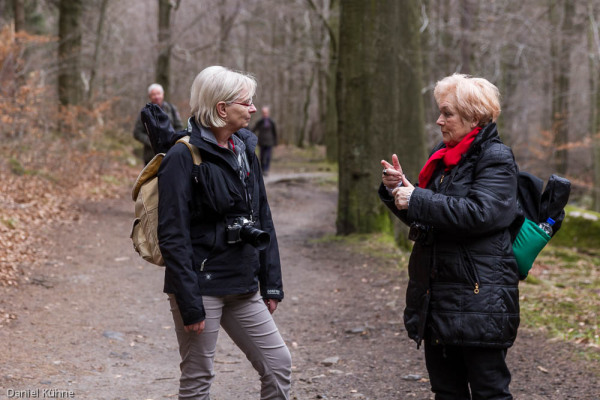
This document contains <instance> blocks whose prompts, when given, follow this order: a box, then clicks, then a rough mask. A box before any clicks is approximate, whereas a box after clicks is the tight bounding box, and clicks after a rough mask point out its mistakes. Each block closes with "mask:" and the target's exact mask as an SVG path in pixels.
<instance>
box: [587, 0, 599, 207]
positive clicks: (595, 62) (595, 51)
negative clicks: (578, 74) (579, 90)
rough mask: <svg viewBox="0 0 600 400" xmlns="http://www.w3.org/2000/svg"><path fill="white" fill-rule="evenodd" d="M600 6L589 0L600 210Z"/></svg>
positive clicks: (595, 203) (595, 199)
mask: <svg viewBox="0 0 600 400" xmlns="http://www.w3.org/2000/svg"><path fill="white" fill-rule="evenodd" d="M599 9H600V8H599V7H598V5H597V4H594V2H593V1H592V0H590V1H589V2H588V13H589V19H590V21H589V23H590V29H589V35H588V47H589V54H590V135H591V137H592V165H593V177H592V208H593V209H594V211H600V29H599V26H598V21H597V20H596V17H595V16H596V15H597V11H598V10H599Z"/></svg>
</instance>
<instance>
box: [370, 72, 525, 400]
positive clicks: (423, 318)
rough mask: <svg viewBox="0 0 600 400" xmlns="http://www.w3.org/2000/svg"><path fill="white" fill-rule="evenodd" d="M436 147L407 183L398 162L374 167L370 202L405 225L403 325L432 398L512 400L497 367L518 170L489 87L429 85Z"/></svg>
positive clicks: (512, 269) (509, 303)
mask: <svg viewBox="0 0 600 400" xmlns="http://www.w3.org/2000/svg"><path fill="white" fill-rule="evenodd" d="M434 96H435V100H436V102H437V104H438V106H439V109H440V116H439V118H438V119H437V122H436V123H437V125H439V127H440V130H441V133H442V142H440V143H439V144H438V145H437V146H436V147H435V148H434V150H433V152H432V154H431V156H430V158H429V160H428V161H427V162H426V164H425V166H424V167H423V169H422V170H421V172H420V174H419V178H418V183H417V184H416V185H414V186H413V185H412V184H411V183H410V182H409V181H408V179H407V178H406V177H405V176H404V174H403V173H402V167H401V165H400V162H399V161H398V157H397V156H396V155H395V154H394V155H393V156H392V163H389V162H387V161H382V162H381V164H382V166H383V168H384V169H383V174H382V184H381V186H380V188H379V196H380V198H381V200H382V201H383V202H384V204H386V205H387V206H388V207H389V208H390V209H391V210H392V211H393V212H394V214H395V215H396V216H397V217H398V218H400V219H401V220H402V222H404V223H405V224H407V225H408V226H410V233H409V236H410V238H411V240H414V241H415V244H414V247H413V250H412V253H411V257H410V261H409V265H408V270H409V283H408V288H407V292H406V308H405V310H404V323H405V326H406V330H407V332H408V335H409V337H410V338H412V339H414V340H415V341H416V342H417V346H420V345H421V343H422V342H423V341H424V342H425V362H426V366H427V370H428V372H429V378H430V382H431V389H432V391H433V392H434V393H435V398H436V400H450V399H452V400H467V399H469V400H470V399H473V400H475V399H496V400H500V399H502V400H506V399H512V396H511V394H510V392H509V389H508V386H509V383H510V379H511V376H510V372H509V370H508V367H507V365H506V362H505V357H506V353H507V349H508V348H509V347H510V346H512V344H513V343H514V341H515V338H516V336H517V328H518V326H519V289H518V283H519V276H518V271H517V263H516V261H515V258H514V255H513V251H512V235H511V232H510V229H509V228H510V225H511V223H512V222H513V220H514V219H515V217H516V215H517V212H518V211H517V176H518V169H517V165H516V163H515V159H514V157H513V154H512V151H511V149H510V148H509V147H507V146H505V145H504V144H503V143H502V141H501V140H500V138H499V136H498V131H497V129H496V123H495V122H496V119H497V118H498V116H499V115H500V95H499V92H498V89H497V88H496V87H495V86H494V85H493V84H491V83H490V82H488V81H487V80H485V79H482V78H474V77H470V76H466V75H460V74H455V75H452V76H449V77H446V78H444V79H442V80H441V81H439V82H438V83H437V84H436V87H435V90H434Z"/></svg>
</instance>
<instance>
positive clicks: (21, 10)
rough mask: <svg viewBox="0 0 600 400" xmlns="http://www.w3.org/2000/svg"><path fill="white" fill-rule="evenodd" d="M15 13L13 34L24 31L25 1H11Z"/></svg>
mask: <svg viewBox="0 0 600 400" xmlns="http://www.w3.org/2000/svg"><path fill="white" fill-rule="evenodd" d="M12 2H13V12H14V13H15V32H20V31H24V30H25V0H12Z"/></svg>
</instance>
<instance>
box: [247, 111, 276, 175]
mask: <svg viewBox="0 0 600 400" xmlns="http://www.w3.org/2000/svg"><path fill="white" fill-rule="evenodd" d="M261 111H262V118H261V119H260V120H258V122H257V123H256V125H254V128H253V129H252V131H253V132H254V133H255V134H256V135H257V136H258V145H259V146H260V166H261V168H262V172H263V175H264V176H267V175H268V174H269V167H270V165H271V154H272V151H273V147H274V146H277V130H276V129H275V123H274V122H273V120H272V119H271V118H270V117H269V107H263V108H262V110H261Z"/></svg>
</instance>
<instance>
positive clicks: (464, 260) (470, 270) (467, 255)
mask: <svg viewBox="0 0 600 400" xmlns="http://www.w3.org/2000/svg"><path fill="white" fill-rule="evenodd" d="M459 249H460V252H461V254H462V257H461V265H462V266H463V270H464V272H465V275H466V276H467V279H468V280H469V282H470V283H471V284H472V285H473V293H475V294H479V289H480V288H481V280H480V279H479V272H478V270H477V265H475V261H474V260H473V257H472V256H471V252H470V251H469V250H467V248H466V247H465V246H464V245H462V244H461V245H460V247H459Z"/></svg>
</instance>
